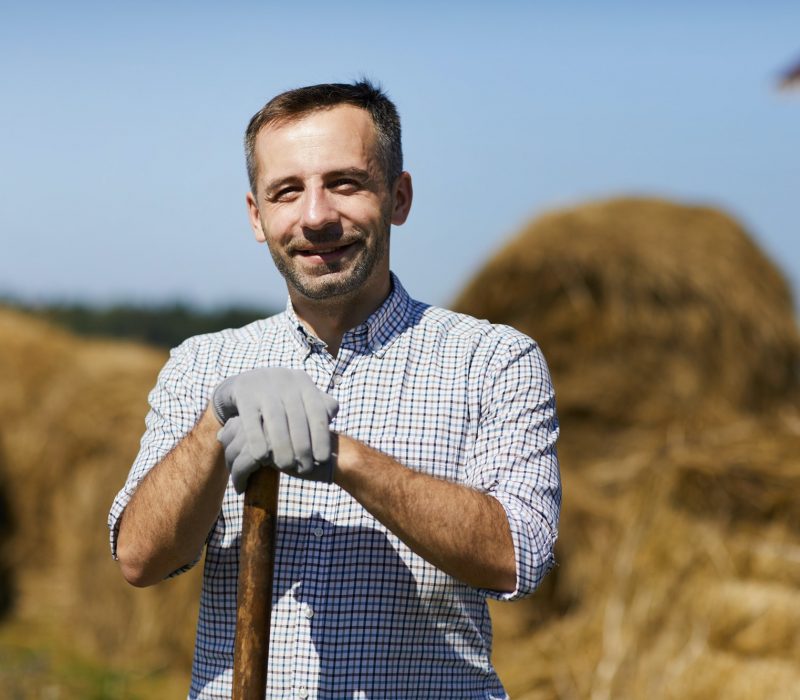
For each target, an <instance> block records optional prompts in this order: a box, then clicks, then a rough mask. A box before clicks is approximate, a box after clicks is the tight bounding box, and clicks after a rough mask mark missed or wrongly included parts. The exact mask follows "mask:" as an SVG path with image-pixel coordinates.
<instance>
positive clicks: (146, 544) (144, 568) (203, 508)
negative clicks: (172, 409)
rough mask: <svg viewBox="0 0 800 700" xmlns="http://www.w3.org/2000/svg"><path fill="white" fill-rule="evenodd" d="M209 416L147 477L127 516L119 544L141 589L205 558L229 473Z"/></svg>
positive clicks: (123, 564) (128, 573) (127, 571)
mask: <svg viewBox="0 0 800 700" xmlns="http://www.w3.org/2000/svg"><path fill="white" fill-rule="evenodd" d="M219 427H220V425H219V422H218V421H217V419H216V418H215V417H214V414H213V412H212V411H210V410H207V411H206V412H205V413H204V414H203V416H202V417H201V418H200V420H199V421H198V423H197V425H196V426H195V427H194V428H193V429H192V431H191V432H190V433H189V434H188V435H187V436H186V437H185V438H184V439H183V440H182V441H181V442H180V443H179V444H178V445H177V446H176V447H175V449H174V450H172V452H170V453H169V454H168V455H167V456H166V457H165V458H164V459H163V460H162V461H161V462H159V463H158V464H157V465H156V466H155V467H153V469H152V470H151V471H150V472H149V473H148V474H147V476H146V477H145V478H144V479H143V480H142V482H141V483H140V484H139V486H138V488H137V489H136V492H135V493H134V495H133V497H132V498H131V501H130V503H128V505H127V507H126V508H125V512H124V513H123V516H122V520H121V522H120V526H119V536H118V540H117V557H118V559H119V563H120V568H121V570H122V574H123V576H124V577H125V579H126V580H127V581H129V582H130V583H132V584H134V585H136V586H149V585H152V584H154V583H158V582H159V581H161V580H162V579H163V578H164V577H166V576H167V575H168V574H170V573H172V572H173V571H175V570H177V569H179V568H181V567H182V566H185V565H186V564H188V563H190V562H191V561H192V560H193V559H194V558H195V557H196V556H197V554H198V552H200V550H201V549H202V547H203V543H204V541H205V539H206V537H207V535H208V533H209V531H210V530H211V528H212V527H213V525H214V522H215V521H216V519H217V517H218V515H219V511H220V508H221V505H222V498H223V496H224V493H225V486H226V484H227V481H228V470H227V469H226V468H225V464H224V462H223V460H222V458H221V449H220V446H219V443H218V442H217V439H216V434H217V431H218V430H219Z"/></svg>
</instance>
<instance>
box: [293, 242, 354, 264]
mask: <svg viewBox="0 0 800 700" xmlns="http://www.w3.org/2000/svg"><path fill="white" fill-rule="evenodd" d="M353 245H354V243H346V244H345V245H340V246H319V247H318V248H309V249H306V250H298V251H297V255H299V256H300V257H302V258H305V259H306V260H309V261H319V262H332V261H334V260H338V259H339V258H341V257H342V256H343V255H344V254H345V253H346V252H347V251H348V250H350V249H351V248H352V247H353Z"/></svg>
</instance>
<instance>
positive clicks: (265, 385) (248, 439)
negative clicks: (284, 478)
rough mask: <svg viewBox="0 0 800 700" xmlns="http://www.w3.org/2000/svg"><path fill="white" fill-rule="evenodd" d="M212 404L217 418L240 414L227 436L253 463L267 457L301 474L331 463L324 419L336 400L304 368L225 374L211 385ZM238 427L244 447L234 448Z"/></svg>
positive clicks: (224, 419) (333, 411)
mask: <svg viewBox="0 0 800 700" xmlns="http://www.w3.org/2000/svg"><path fill="white" fill-rule="evenodd" d="M211 404H212V406H213V408H214V413H215V414H216V416H217V418H218V419H219V421H220V423H227V422H229V419H231V418H233V417H234V416H238V417H239V419H240V421H238V422H237V424H235V426H234V427H233V428H232V429H231V433H230V434H227V433H226V434H225V436H226V438H227V439H228V443H229V444H230V445H231V450H232V452H234V451H235V452H236V453H237V455H239V454H243V453H244V454H247V457H246V458H243V459H246V460H250V459H252V460H253V461H254V462H255V463H256V464H261V463H263V462H266V461H267V460H271V462H272V464H274V466H276V467H277V468H278V469H280V470H281V471H285V472H287V473H289V474H293V475H295V476H305V477H309V476H310V475H311V473H312V471H314V469H315V466H318V465H321V464H326V463H329V462H330V459H331V433H330V428H329V427H328V424H329V423H330V422H331V421H332V420H333V418H334V417H335V416H336V412H337V411H338V410H339V403H338V401H336V399H334V398H333V397H332V396H328V394H326V393H325V392H323V391H320V390H319V389H318V388H317V387H316V385H315V384H314V382H313V381H311V377H309V376H308V375H307V374H306V373H305V372H303V371H302V370H297V369H287V368H286V367H261V368H259V369H253V370H249V371H247V372H242V373H241V374H237V375H235V376H233V377H228V379H226V380H225V381H223V382H221V383H220V384H219V386H217V388H216V389H215V390H214V393H213V394H212V397H211ZM223 432H224V431H223ZM239 432H242V433H243V438H242V439H243V443H242V445H243V447H242V448H241V449H238V450H237V449H235V448H233V444H234V443H235V442H236V440H235V434H236V433H239ZM220 441H222V438H220ZM223 444H225V443H224V442H223ZM237 444H238V443H237ZM226 459H227V456H226ZM232 465H233V462H229V466H232ZM248 475H249V472H248ZM246 480H247V476H245V482H246Z"/></svg>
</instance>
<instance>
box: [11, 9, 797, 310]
mask: <svg viewBox="0 0 800 700" xmlns="http://www.w3.org/2000/svg"><path fill="white" fill-rule="evenodd" d="M798 27H800V3H798V2H789V1H784V2H778V1H772V2H770V1H767V2H762V3H754V2H737V1H732V2H702V3H697V2H686V1H683V0H677V1H673V2H670V3H646V4H645V3H634V2H623V1H622V0H616V1H610V2H584V1H579V0H567V1H564V2H561V3H554V2H553V3H543V2H528V3H523V2H510V1H506V2H503V1H502V0H500V1H499V2H495V3H493V4H490V3H473V2H468V1H467V2H460V3H458V4H455V3H453V4H452V5H450V4H445V3H436V2H428V3H423V2H413V1H410V2H406V3H393V4H382V3H366V2H344V3H338V4H330V3H321V2H316V1H315V0H308V1H307V2H297V3H284V4H277V3H266V2H237V1H235V0H234V1H232V2H228V3H210V2H202V1H200V2H192V3H189V2H170V3H154V2H153V3H149V2H139V3H136V4H133V3H130V4H124V5H123V4H122V3H99V2H98V3H91V2H81V1H80V0H78V1H77V2H73V3H55V2H51V3H44V2H35V1H33V2H28V3H25V4H24V5H23V4H22V3H19V4H18V6H17V7H11V6H10V4H8V3H5V4H3V6H2V9H0V59H2V60H0V91H2V103H3V109H2V110H0V160H1V161H2V163H3V167H2V168H0V186H1V187H2V190H1V191H2V198H1V199H0V239H1V240H0V242H2V251H3V252H2V254H0V294H3V295H13V296H16V297H18V298H22V299H28V300H82V301H90V302H95V303H110V302H114V301H121V300H128V301H136V302H148V303H156V302H164V301H170V300H174V299H182V300H186V301H190V302H194V303H197V304H201V305H205V306H212V305H226V304H232V303H247V304H250V305H258V306H263V307H264V308H267V309H274V308H276V307H279V306H282V305H283V303H284V300H285V287H284V286H283V281H282V280H281V279H280V277H279V276H278V275H277V273H276V272H275V271H274V269H273V267H272V262H271V260H270V258H269V255H268V253H267V251H266V249H265V248H263V247H262V246H259V245H258V244H256V243H255V241H254V240H253V238H252V235H251V233H250V229H249V227H248V224H247V219H246V213H245V207H244V194H245V192H246V188H247V183H246V177H245V170H244V163H243V156H242V148H241V138H242V132H243V130H244V127H245V126H246V123H247V121H248V119H249V117H250V116H251V115H252V114H253V113H254V112H255V111H256V110H257V109H258V108H259V107H260V106H261V105H262V104H263V103H264V102H265V101H266V100H267V99H268V98H270V97H271V96H273V95H274V94H275V93H276V92H279V91H281V90H284V89H287V88H291V87H295V86H298V85H303V84H309V83H316V82H325V81H349V80H352V79H354V78H357V77H359V76H361V75H366V76H368V77H371V78H373V79H375V80H377V81H379V82H380V83H381V84H382V85H383V86H384V88H385V89H386V90H387V92H388V93H389V95H390V96H391V97H392V98H393V99H394V100H395V102H396V103H397V104H398V107H399V108H400V111H401V115H402V118H403V128H404V146H405V157H406V167H407V169H408V170H409V171H410V172H411V173H412V176H413V177H414V184H415V201H414V207H413V210H412V213H411V217H410V219H409V221H408V223H407V224H406V225H405V226H403V227H402V228H397V229H395V230H394V232H393V235H392V246H393V252H392V255H393V268H394V269H395V271H397V272H398V273H399V274H400V276H401V278H402V279H403V281H404V283H405V285H406V287H407V288H408V289H409V291H411V292H412V294H413V295H414V296H416V297H418V298H421V299H424V300H426V301H429V302H433V303H439V304H447V303H448V302H450V301H451V300H452V299H453V298H454V297H455V296H456V294H457V293H458V291H459V290H460V289H461V288H462V287H463V285H464V284H465V282H466V281H467V280H468V279H469V277H470V276H471V275H472V274H473V273H474V272H475V271H476V270H477V269H478V268H479V267H480V266H481V264H482V262H483V261H484V260H485V259H486V258H487V256H489V255H491V253H492V252H493V251H494V250H496V249H497V248H498V247H499V246H500V245H501V244H502V243H503V242H504V241H505V240H507V239H508V238H509V237H510V236H512V235H513V234H514V233H515V232H516V231H517V230H519V228H520V227H521V226H522V225H523V224H524V223H525V222H526V221H527V220H529V219H530V218H531V217H534V216H536V215H537V214H539V213H541V212H543V211H546V210H548V209H551V208H553V207H559V206H564V205H570V204H574V203H578V202H581V201H585V200H588V199H595V198H600V197H608V196H615V195H622V194H646V195H657V196H664V197H669V198H673V199H676V200H679V201H686V202H698V203H705V204H711V205H715V206H720V207H722V208H724V209H725V210H727V211H728V212H730V213H731V214H733V215H734V216H735V217H737V218H738V219H739V220H740V221H741V222H742V223H743V224H744V225H745V226H746V227H747V229H748V230H749V231H750V232H751V233H752V234H753V235H754V236H755V237H756V238H757V240H758V241H759V243H760V244H761V245H762V246H763V247H764V248H765V249H766V251H767V252H768V254H769V255H770V256H771V257H772V258H773V259H774V260H775V261H776V262H777V263H778V264H779V265H780V266H781V267H782V269H783V270H784V272H785V273H786V274H787V276H788V277H789V278H790V281H791V282H792V284H793V286H794V288H795V291H796V292H797V290H798V289H800V236H798V235H797V228H798V219H799V218H800V209H799V208H798V204H797V202H798V200H800V196H798V193H799V192H800V92H797V93H794V94H791V93H779V92H777V91H776V90H775V89H774V86H775V82H776V77H777V75H778V73H779V72H780V70H781V69H782V68H785V67H786V66H788V65H789V64H790V63H791V62H792V61H794V60H797V59H800V32H798ZM796 298H797V294H796Z"/></svg>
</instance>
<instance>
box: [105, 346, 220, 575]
mask: <svg viewBox="0 0 800 700" xmlns="http://www.w3.org/2000/svg"><path fill="white" fill-rule="evenodd" d="M191 358H192V352H191V348H190V342H189V341H187V342H185V343H183V344H182V345H181V346H179V347H178V348H176V349H173V350H172V351H170V358H169V360H168V361H167V363H166V364H165V365H164V367H163V368H162V370H161V372H160V373H159V375H158V381H157V383H156V386H155V388H154V389H153V390H152V391H151V392H150V394H149V396H148V401H149V403H150V411H149V412H148V414H147V417H146V418H145V426H146V429H145V433H144V435H143V436H142V439H141V443H140V449H139V454H138V455H137V457H136V459H135V460H134V462H133V466H132V467H131V470H130V472H129V473H128V477H127V479H126V481H125V485H124V486H123V487H122V489H121V490H120V492H119V493H118V494H117V496H116V498H115V499H114V502H113V503H112V505H111V510H110V512H109V515H108V528H109V533H110V543H111V555H112V556H113V557H114V559H117V538H118V536H119V524H120V520H121V518H122V514H123V512H124V511H125V508H126V506H127V505H128V503H129V502H130V500H131V497H132V496H133V494H134V492H135V491H136V489H137V487H138V486H139V484H140V483H141V481H142V479H144V477H145V476H146V475H147V473H148V472H149V471H150V470H151V469H152V468H153V467H154V466H155V465H156V464H158V463H159V462H160V461H161V460H162V459H164V457H166V456H167V454H168V453H169V452H170V451H171V450H172V449H173V448H174V447H175V446H176V445H177V444H178V443H179V442H180V441H181V440H182V439H183V438H184V437H185V436H186V434H187V433H188V432H189V431H190V430H191V429H192V428H193V427H194V425H195V424H196V423H197V420H198V419H199V418H200V416H201V415H202V413H203V410H204V403H203V400H202V397H201V396H200V394H199V392H198V390H197V383H196V382H195V381H193V379H192V370H191V366H192V361H191ZM201 554H202V552H198V555H197V558H196V559H195V560H194V561H193V562H192V563H190V564H188V565H187V566H185V567H182V568H181V569H178V570H177V571H175V572H174V573H173V574H171V576H175V575H177V574H179V573H182V572H183V571H186V570H188V569H190V568H191V567H192V566H194V565H195V564H196V563H197V562H198V561H199V560H200V557H201Z"/></svg>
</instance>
